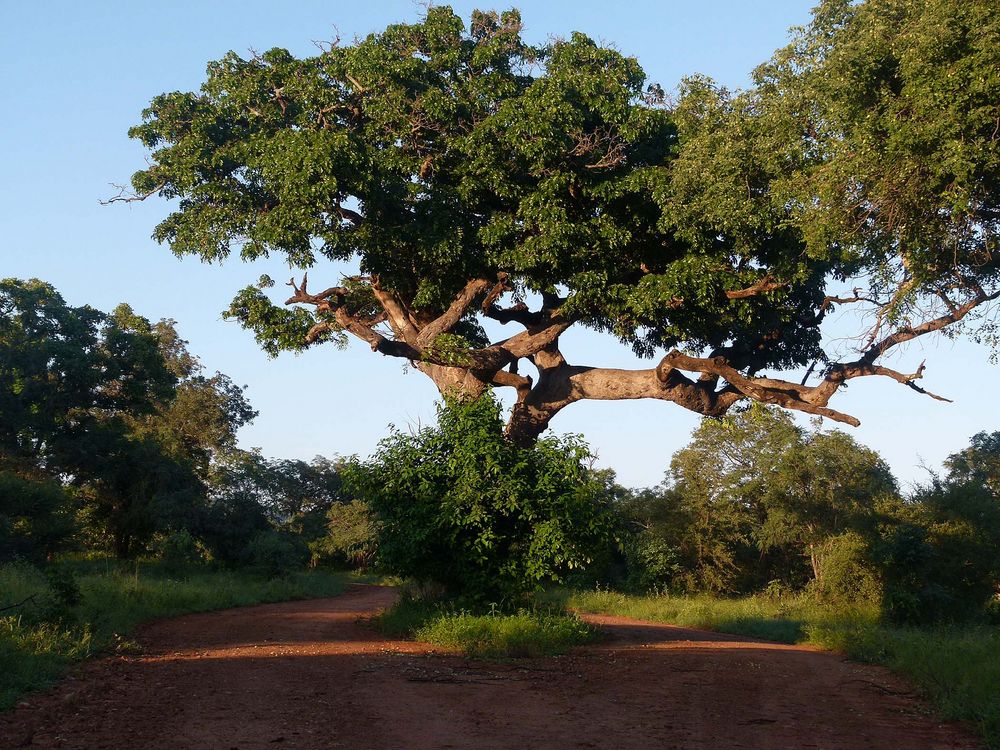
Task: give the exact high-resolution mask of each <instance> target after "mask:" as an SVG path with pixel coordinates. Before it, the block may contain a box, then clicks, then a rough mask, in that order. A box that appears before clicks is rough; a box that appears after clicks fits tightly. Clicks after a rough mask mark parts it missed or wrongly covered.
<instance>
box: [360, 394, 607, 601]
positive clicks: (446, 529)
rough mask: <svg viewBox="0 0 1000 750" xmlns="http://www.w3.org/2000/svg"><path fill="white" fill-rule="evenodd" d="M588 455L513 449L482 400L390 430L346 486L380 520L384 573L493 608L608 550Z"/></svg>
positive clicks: (571, 446) (579, 449) (600, 495)
mask: <svg viewBox="0 0 1000 750" xmlns="http://www.w3.org/2000/svg"><path fill="white" fill-rule="evenodd" d="M588 457H589V454H588V452H587V450H586V448H585V446H584V445H583V444H582V443H581V442H580V441H578V440H576V439H563V440H559V439H555V438H549V439H546V440H543V441H541V442H539V443H538V445H537V446H535V447H533V448H527V449H525V448H519V447H517V446H515V445H514V444H513V443H511V442H510V441H508V440H505V439H504V435H503V425H502V422H501V420H500V407H499V404H497V402H496V401H495V400H493V399H492V398H491V397H489V396H484V397H482V398H480V399H479V400H476V401H472V402H459V401H452V402H449V403H448V404H447V405H446V406H442V407H440V408H439V409H438V425H437V426H436V427H428V428H424V429H422V430H420V431H418V432H416V433H414V434H412V435H405V434H403V433H400V432H396V433H394V434H393V435H391V436H390V437H389V438H387V439H386V440H384V441H383V442H382V443H381V444H380V448H379V450H378V452H377V453H376V454H375V456H374V457H373V458H372V459H371V460H370V461H369V462H368V463H366V464H361V463H355V464H353V465H351V466H349V467H347V469H346V470H345V481H346V482H347V485H348V489H349V491H350V492H351V493H353V494H354V495H355V496H357V497H358V498H360V499H362V500H364V501H365V502H367V503H368V505H369V507H370V508H371V510H372V511H373V512H374V513H375V515H376V516H377V518H378V522H379V538H378V562H379V565H380V567H381V568H382V569H384V570H385V571H386V572H389V573H393V574H398V575H403V576H412V577H414V578H416V579H418V580H424V581H434V582H437V583H440V584H442V585H444V586H445V587H446V588H447V589H448V590H449V592H451V593H453V594H458V595H463V596H467V597H470V598H472V599H475V600H487V601H501V600H511V599H515V598H517V596H518V595H520V594H521V593H522V592H524V591H526V590H529V589H531V588H532V587H534V586H536V585H538V584H540V583H542V582H545V581H549V580H559V579H560V577H561V576H562V575H564V574H565V573H566V572H568V571H570V570H573V569H577V568H581V567H583V566H585V565H587V563H588V562H590V560H591V559H592V557H593V556H594V554H595V553H596V552H597V551H598V550H600V549H602V547H603V546H605V545H606V544H607V543H608V541H609V538H610V536H611V532H612V528H613V524H612V520H611V518H610V515H609V513H608V510H607V503H606V497H605V487H604V485H603V484H602V483H601V482H600V481H598V480H596V479H595V478H594V477H593V476H592V475H591V474H590V473H589V472H588V470H587V468H586V466H585V465H584V463H583V462H584V461H585V460H586V459H587V458H588Z"/></svg>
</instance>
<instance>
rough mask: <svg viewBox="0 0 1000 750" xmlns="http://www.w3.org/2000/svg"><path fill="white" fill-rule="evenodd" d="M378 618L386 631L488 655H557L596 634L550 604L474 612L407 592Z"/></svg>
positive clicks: (473, 654)
mask: <svg viewBox="0 0 1000 750" xmlns="http://www.w3.org/2000/svg"><path fill="white" fill-rule="evenodd" d="M379 623H380V627H381V628H382V630H383V631H384V632H385V633H387V634H388V635H392V636H395V637H413V638H416V639H417V640H419V641H425V642H427V643H432V644H434V645H436V646H441V647H443V648H447V649H451V650H454V651H459V652H460V653H462V654H464V655H466V656H470V657H478V658H490V659H495V658H515V657H538V656H556V655H558V654H564V653H566V652H567V651H569V650H570V649H572V648H573V647H574V646H579V645H581V644H584V643H589V642H591V641H594V640H595V639H596V638H597V637H598V634H597V631H596V630H594V628H592V627H591V626H589V625H587V623H585V622H583V621H582V620H581V619H580V618H579V617H577V616H576V615H575V614H568V613H566V612H564V611H561V610H557V609H553V608H539V609H535V610H520V611H518V612H516V613H510V614H507V613H500V612H492V613H489V614H474V613H471V612H467V611H460V610H454V609H450V608H449V607H448V605H447V604H446V603H442V602H435V601H429V600H426V599H414V598H411V597H408V596H404V597H403V598H401V599H400V600H399V601H398V602H397V603H396V604H395V605H394V606H393V607H391V608H390V609H388V610H386V611H385V612H384V613H383V614H382V615H381V617H380V618H379Z"/></svg>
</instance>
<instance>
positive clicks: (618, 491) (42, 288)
mask: <svg viewBox="0 0 1000 750" xmlns="http://www.w3.org/2000/svg"><path fill="white" fill-rule="evenodd" d="M255 416H256V412H255V411H254V409H253V408H252V407H251V406H250V404H249V402H248V401H247V399H246V396H245V393H244V389H243V388H242V387H240V386H238V385H236V384H235V383H234V382H233V381H232V380H231V379H230V378H229V377H227V376H226V375H224V374H221V373H215V374H213V375H208V374H206V373H205V371H204V368H203V367H202V365H201V364H200V362H199V361H198V359H197V357H196V356H194V355H193V354H192V353H191V352H190V351H189V350H188V347H187V342H185V341H184V340H183V339H182V338H181V337H180V336H179V334H178V332H177V330H176V325H175V324H174V322H173V321H170V320H161V321H159V322H157V323H151V322H150V321H148V320H146V319H145V318H143V317H142V316H140V315H138V314H136V313H135V312H134V311H133V310H132V309H131V308H129V307H128V306H126V305H120V306H119V307H117V308H115V309H114V310H113V311H112V312H111V313H103V312H100V311H98V310H95V309H93V308H91V307H87V306H83V307H72V306H70V305H68V304H67V303H66V302H65V301H64V300H63V299H62V297H61V296H60V295H59V294H58V292H57V291H56V290H55V289H54V288H53V287H52V286H50V285H48V284H45V283H44V282H41V281H38V280H31V281H18V280H13V279H7V280H3V281H2V282H0V562H3V561H9V560H13V559H24V560H27V561H31V562H35V563H39V564H44V563H45V561H46V560H47V559H51V558H54V557H56V556H58V555H59V554H61V553H66V552H74V551H75V552H77V553H91V554H108V555H114V556H116V557H119V558H133V557H139V556H157V557H160V558H162V559H163V560H164V561H166V562H167V563H168V564H171V565H174V566H175V567H178V568H182V567H183V566H184V565H185V564H192V563H196V562H213V563H214V564H217V565H222V566H228V567H234V566H252V567H255V568H257V569H259V570H261V571H262V572H264V573H266V574H269V575H279V574H282V573H284V572H287V571H289V570H291V569H294V568H297V567H304V566H306V565H308V564H312V565H335V566H340V567H354V568H362V569H368V568H374V569H376V570H379V571H382V572H385V573H391V574H395V575H400V576H404V577H408V578H411V579H414V580H416V581H418V582H420V583H422V584H424V585H427V586H431V587H432V588H436V589H438V590H440V591H442V592H445V593H447V594H449V595H450V596H454V597H458V598H461V599H464V600H465V601H467V602H469V603H470V605H474V606H485V605H486V604H496V603H502V604H505V605H510V606H517V605H518V604H519V603H520V602H523V601H524V597H525V596H526V595H529V594H530V592H531V591H533V590H534V589H537V588H539V587H543V586H547V585H551V584H553V583H560V582H562V583H569V584H573V585H593V584H595V583H597V584H601V585H611V586H615V587H617V588H620V589H626V590H633V591H652V590H658V591H670V592H675V593H711V594H715V595H737V594H747V593H758V592H764V593H769V594H771V595H783V594H790V593H807V594H810V595H813V596H815V597H817V598H818V599H821V600H825V601H831V602H868V603H877V604H880V605H881V606H882V608H883V610H884V611H885V613H886V614H887V615H888V616H889V617H891V618H892V619H894V620H898V621H904V622H922V621H934V620H947V619H957V618H976V617H982V616H986V615H988V613H989V612H990V611H994V612H995V611H996V609H997V596H998V591H1000V432H994V433H987V432H983V433H980V434H978V435H976V436H974V437H973V438H972V441H971V443H970V445H969V446H968V447H966V448H964V449H962V450H959V451H958V452H956V453H954V454H952V455H951V456H950V457H949V458H948V460H947V461H946V463H945V469H944V473H943V474H941V475H934V474H932V475H929V478H928V480H927V481H926V482H925V483H924V484H923V485H922V486H919V487H917V488H916V489H914V490H912V491H910V492H907V493H904V492H902V491H901V489H900V487H899V485H898V483H897V481H896V480H895V478H894V477H893V475H892V473H891V471H890V469H889V467H888V465H887V464H886V463H885V461H884V460H883V459H882V458H881V457H880V456H879V455H878V454H877V453H876V452H875V451H873V450H871V449H870V448H867V447H865V446H863V445H860V444H858V443H857V442H856V441H855V440H854V439H853V438H851V437H850V436H849V435H847V434H845V433H843V432H840V431H837V430H824V429H822V426H821V425H820V424H818V423H814V424H813V425H812V426H811V427H809V428H803V427H802V426H799V425H798V424H796V423H795V422H794V421H793V420H792V419H791V418H790V416H789V415H788V413H787V412H785V411H783V410H780V409H777V408H774V407H768V406H764V405H760V404H755V405H753V406H750V407H748V408H745V409H742V410H735V411H733V412H731V413H730V414H728V415H726V416H724V417H719V418H706V419H705V420H704V421H703V422H702V424H701V425H700V426H699V427H698V428H697V430H695V432H694V434H693V436H692V439H691V442H690V443H689V444H688V445H687V446H686V447H684V448H682V449H681V450H679V451H677V452H676V453H675V454H674V456H673V457H672V459H671V461H670V464H669V468H668V470H667V471H666V475H665V479H664V481H663V483H662V484H660V485H659V486H657V487H654V488H649V489H644V490H632V489H628V488H625V487H622V486H620V485H619V484H617V483H616V481H615V476H614V473H613V472H612V471H610V470H606V469H605V470H598V469H595V468H594V464H593V457H592V456H591V454H590V452H589V449H588V448H587V446H586V444H585V443H584V442H583V440H582V438H579V437H573V436H568V437H563V438H559V437H555V436H550V437H544V438H543V439H541V440H540V441H538V442H536V443H535V444H534V445H531V446H522V445H518V444H516V443H515V442H512V441H510V440H508V439H507V437H506V436H505V434H504V419H503V409H502V408H501V406H500V404H499V403H498V402H497V401H496V400H495V399H494V398H492V397H491V396H490V395H489V394H485V395H484V396H481V397H480V398H478V399H474V400H471V401H470V400H467V399H461V398H450V399H448V400H447V401H446V402H445V403H443V404H442V405H441V406H440V407H439V413H438V421H437V423H436V424H434V425H430V426H426V427H423V428H421V429H418V430H414V431H410V432H401V431H398V430H394V431H393V432H391V434H390V435H389V436H388V437H387V438H385V439H384V440H383V441H382V443H381V444H380V446H379V448H378V450H377V451H376V452H375V453H374V454H373V455H372V457H371V458H369V459H367V460H360V459H358V458H356V457H352V458H348V459H336V460H331V459H326V458H322V457H316V458H314V459H313V460H312V461H310V462H306V461H301V460H279V459H268V458H265V457H264V456H262V455H261V454H260V452H259V451H256V450H250V451H247V450H243V449H241V448H239V447H238V446H237V443H236V432H237V430H238V429H239V428H240V427H241V426H243V425H245V424H247V423H248V422H249V421H250V420H252V419H253V418H254V417H255Z"/></svg>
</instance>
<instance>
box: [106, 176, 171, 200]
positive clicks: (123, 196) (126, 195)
mask: <svg viewBox="0 0 1000 750" xmlns="http://www.w3.org/2000/svg"><path fill="white" fill-rule="evenodd" d="M166 186H167V181H166V180H164V181H163V182H161V183H160V184H159V185H157V186H156V187H155V188H153V189H152V190H148V191H146V192H145V193H141V194H140V193H131V192H129V189H128V188H127V187H125V186H124V185H117V184H115V183H113V182H112V183H111V187H113V188H116V189H117V190H118V195H116V196H114V197H113V198H108V199H107V200H101V201H98V203H100V204H101V205H102V206H110V205H111V204H112V203H139V202H142V201H144V200H146V198H149V197H150V196H152V195H156V194H157V193H159V192H160V191H161V190H163V188H165V187H166Z"/></svg>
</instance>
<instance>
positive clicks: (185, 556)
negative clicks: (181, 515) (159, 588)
mask: <svg viewBox="0 0 1000 750" xmlns="http://www.w3.org/2000/svg"><path fill="white" fill-rule="evenodd" d="M156 552H157V553H158V556H159V559H160V560H161V561H162V562H163V568H164V570H166V571H167V572H169V573H172V574H174V575H178V574H183V573H184V572H185V571H186V570H187V569H188V568H190V567H191V566H192V565H197V564H198V563H203V562H205V555H204V552H203V550H202V548H201V547H200V545H199V544H198V540H197V539H195V538H194V537H193V536H192V535H191V532H189V531H188V530H187V529H181V530H180V531H175V532H173V533H170V534H166V535H165V536H163V537H162V538H161V539H160V540H159V543H158V544H157V545H156Z"/></svg>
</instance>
